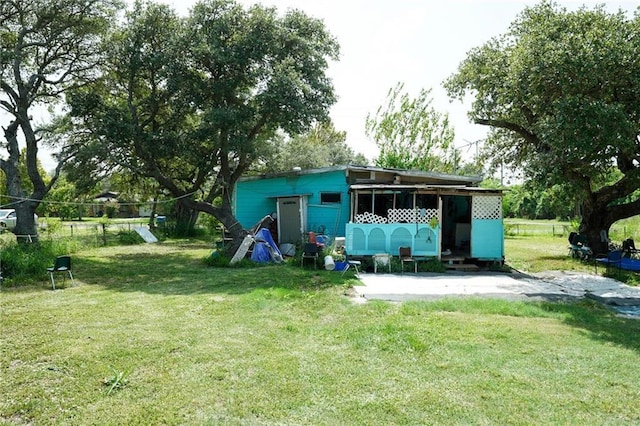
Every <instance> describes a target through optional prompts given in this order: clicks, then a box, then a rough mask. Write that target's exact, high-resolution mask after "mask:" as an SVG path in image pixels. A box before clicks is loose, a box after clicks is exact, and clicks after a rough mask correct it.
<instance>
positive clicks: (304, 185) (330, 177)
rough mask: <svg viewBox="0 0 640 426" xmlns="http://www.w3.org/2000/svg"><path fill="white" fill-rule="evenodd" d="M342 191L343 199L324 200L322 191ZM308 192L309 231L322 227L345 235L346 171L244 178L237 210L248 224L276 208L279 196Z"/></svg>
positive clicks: (238, 217)
mask: <svg viewBox="0 0 640 426" xmlns="http://www.w3.org/2000/svg"><path fill="white" fill-rule="evenodd" d="M323 192H327V193H340V194H341V195H340V199H341V202H340V203H328V204H327V203H325V204H322V201H321V198H320V194H321V193H323ZM302 194H305V195H308V196H307V197H306V198H307V224H306V228H307V229H305V231H314V232H318V231H322V230H324V232H325V233H326V234H327V235H330V236H333V237H335V236H339V237H344V236H345V224H346V222H347V221H348V220H349V207H350V202H349V186H348V185H347V181H346V177H345V171H344V170H334V171H328V172H324V173H310V174H304V173H303V174H299V175H298V174H297V175H289V176H280V177H273V178H264V179H255V180H246V181H240V182H238V183H237V184H236V190H235V196H234V198H235V199H234V204H233V205H234V214H235V216H236V218H237V219H238V221H239V222H240V223H241V224H242V226H244V227H245V228H248V227H251V226H253V225H255V223H256V222H258V221H259V220H260V219H261V218H263V217H264V216H266V215H268V214H270V213H272V212H274V211H276V203H277V198H276V197H283V196H290V195H302Z"/></svg>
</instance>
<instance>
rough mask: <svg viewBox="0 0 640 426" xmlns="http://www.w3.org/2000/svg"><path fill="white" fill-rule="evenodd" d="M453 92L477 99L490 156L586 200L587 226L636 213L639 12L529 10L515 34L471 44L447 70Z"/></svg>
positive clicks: (475, 109)
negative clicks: (488, 129) (450, 73)
mask: <svg viewBox="0 0 640 426" xmlns="http://www.w3.org/2000/svg"><path fill="white" fill-rule="evenodd" d="M446 87H447V89H448V91H449V93H450V95H451V96H455V97H458V98H460V99H462V98H463V97H464V96H465V95H466V94H468V93H470V94H472V95H473V97H474V102H473V105H472V109H471V111H470V113H469V115H470V117H471V119H472V120H474V121H475V122H476V123H479V124H483V125H487V126H491V133H490V138H489V141H488V144H486V146H487V147H488V152H489V155H490V156H491V157H492V158H493V160H494V161H496V162H500V161H504V162H505V163H507V164H511V165H515V166H518V167H519V168H521V170H522V171H523V172H524V174H525V176H526V177H528V178H530V179H533V180H536V181H537V182H540V183H544V184H546V185H553V184H564V185H565V188H571V189H572V193H573V194H575V196H576V199H577V200H579V201H580V203H581V213H582V223H581V231H582V232H586V233H589V234H590V239H591V242H592V243H594V245H595V244H597V243H600V241H599V239H598V236H599V232H600V230H601V229H604V230H608V229H609V227H610V226H611V224H613V223H614V222H615V221H617V220H619V219H623V218H626V217H630V216H633V215H636V214H640V199H638V198H637V197H635V198H631V199H630V195H631V194H633V193H634V191H636V190H637V189H638V188H639V187H640V138H639V134H640V102H638V100H639V99H640V9H639V11H638V12H636V14H635V16H634V18H629V17H628V16H627V15H626V14H625V13H624V12H622V11H619V12H617V13H607V12H606V11H605V10H604V7H603V6H598V7H596V8H594V9H592V10H589V9H586V8H584V7H583V8H580V9H578V10H576V11H573V12H569V11H567V10H566V9H564V8H559V7H558V6H557V5H556V4H555V3H552V2H546V1H545V2H542V3H540V4H538V5H537V6H535V7H531V8H527V9H525V10H524V12H523V13H522V14H521V15H520V16H519V17H518V18H517V19H516V20H515V21H514V22H513V23H512V25H511V27H510V29H509V31H508V32H507V33H506V34H505V35H503V36H501V37H496V38H494V39H492V40H490V41H489V42H487V43H485V44H484V45H483V46H481V47H478V48H475V49H473V50H472V51H471V52H470V53H469V54H468V57H467V58H466V59H465V60H464V61H463V62H462V64H461V65H460V67H459V69H458V72H457V73H456V74H454V75H453V76H451V77H450V78H449V79H448V80H447V82H446Z"/></svg>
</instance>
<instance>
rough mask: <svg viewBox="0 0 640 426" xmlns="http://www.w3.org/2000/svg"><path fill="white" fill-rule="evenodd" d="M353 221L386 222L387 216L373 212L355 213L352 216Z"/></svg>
mask: <svg viewBox="0 0 640 426" xmlns="http://www.w3.org/2000/svg"><path fill="white" fill-rule="evenodd" d="M354 220H355V223H387V218H386V217H382V216H378V215H377V214H375V213H369V212H367V213H362V214H357V215H356V217H355V218H354Z"/></svg>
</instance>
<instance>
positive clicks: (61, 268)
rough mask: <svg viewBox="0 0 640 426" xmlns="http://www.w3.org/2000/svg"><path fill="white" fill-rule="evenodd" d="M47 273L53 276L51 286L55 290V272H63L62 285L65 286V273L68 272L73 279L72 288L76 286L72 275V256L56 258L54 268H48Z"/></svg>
mask: <svg viewBox="0 0 640 426" xmlns="http://www.w3.org/2000/svg"><path fill="white" fill-rule="evenodd" d="M47 272H49V275H50V276H51V286H52V287H53V289H54V290H55V289H56V282H55V280H54V279H53V274H54V273H55V272H62V273H63V275H62V284H64V280H65V279H66V276H65V275H64V273H65V272H67V273H68V274H69V277H70V278H71V286H75V285H76V283H75V281H74V280H73V274H72V273H71V256H58V257H56V260H55V262H54V263H53V266H52V267H50V268H47Z"/></svg>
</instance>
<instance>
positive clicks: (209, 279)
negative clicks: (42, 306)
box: [74, 246, 350, 295]
mask: <svg viewBox="0 0 640 426" xmlns="http://www.w3.org/2000/svg"><path fill="white" fill-rule="evenodd" d="M174 247H176V246H174ZM185 248H189V249H190V248H192V247H185ZM74 275H75V276H77V279H79V280H81V281H82V282H84V283H85V284H87V285H99V286H103V287H105V288H109V289H111V290H116V291H123V292H140V291H142V292H148V293H152V294H165V295H189V294H199V293H226V294H242V293H249V292H252V291H254V290H256V289H268V288H274V287H277V288H284V289H288V290H299V291H310V290H320V289H323V288H329V287H336V286H342V285H344V284H345V283H346V281H347V280H348V279H349V278H350V275H345V276H344V277H342V274H341V273H339V272H329V271H324V270H321V269H313V268H304V269H303V268H300V266H299V265H298V266H296V264H294V263H291V264H290V263H285V264H279V265H276V264H270V265H259V264H256V265H255V266H251V267H235V268H234V267H228V268H215V267H210V266H207V265H206V264H205V262H204V258H198V257H194V255H193V253H192V252H188V251H187V252H184V253H181V252H171V253H129V254H127V253H122V254H114V255H110V256H107V257H101V258H95V257H85V258H83V257H80V258H78V260H77V262H76V264H75V266H74Z"/></svg>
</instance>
